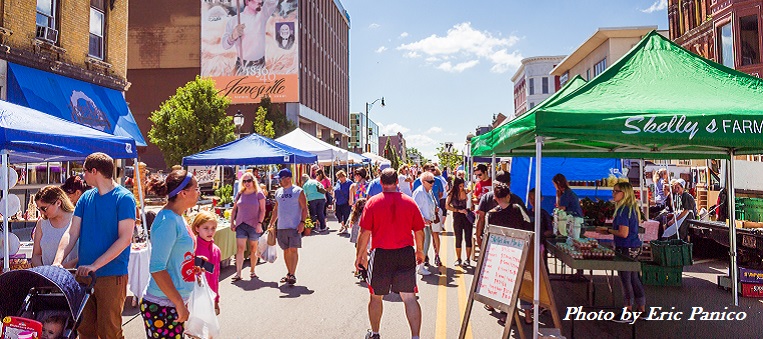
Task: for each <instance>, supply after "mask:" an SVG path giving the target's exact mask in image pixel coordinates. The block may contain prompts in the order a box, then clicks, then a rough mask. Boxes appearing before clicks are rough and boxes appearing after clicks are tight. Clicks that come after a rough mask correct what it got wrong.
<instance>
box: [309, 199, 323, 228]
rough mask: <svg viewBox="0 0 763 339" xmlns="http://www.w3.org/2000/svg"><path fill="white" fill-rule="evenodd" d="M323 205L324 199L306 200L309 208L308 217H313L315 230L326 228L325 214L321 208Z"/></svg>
mask: <svg viewBox="0 0 763 339" xmlns="http://www.w3.org/2000/svg"><path fill="white" fill-rule="evenodd" d="M325 206H326V199H315V200H310V201H308V202H307V207H308V209H309V210H310V219H313V224H314V225H315V230H316V231H320V230H324V229H326V214H325V213H324V209H323V208H324V207H325Z"/></svg>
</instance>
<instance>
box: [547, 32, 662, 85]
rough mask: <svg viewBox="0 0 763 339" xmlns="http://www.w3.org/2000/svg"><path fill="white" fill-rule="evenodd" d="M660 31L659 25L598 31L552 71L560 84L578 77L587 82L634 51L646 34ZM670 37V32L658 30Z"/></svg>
mask: <svg viewBox="0 0 763 339" xmlns="http://www.w3.org/2000/svg"><path fill="white" fill-rule="evenodd" d="M653 30H657V26H645V27H611V28H599V29H598V30H597V31H596V33H594V34H593V35H592V36H591V37H590V38H588V40H586V41H585V42H583V44H582V45H580V47H578V48H577V49H576V50H575V51H573V52H572V53H570V55H568V56H567V57H566V58H564V60H562V61H561V62H560V63H559V64H558V65H557V66H556V67H555V68H554V69H553V70H552V71H551V75H553V76H557V77H559V85H560V86H564V84H565V83H566V82H567V81H569V80H570V79H572V78H574V77H575V76H576V75H580V76H581V77H582V78H583V79H585V80H586V81H588V80H591V79H593V78H595V77H596V76H597V75H599V73H601V72H604V70H605V69H607V67H609V66H610V65H612V64H613V63H615V62H616V61H617V60H619V59H620V58H621V57H622V56H623V55H625V54H626V53H628V51H630V50H631V48H633V46H635V45H636V44H637V43H638V42H639V41H641V38H643V37H644V35H646V34H647V33H649V32H651V31H653ZM658 33H660V34H662V35H667V33H668V32H667V31H658Z"/></svg>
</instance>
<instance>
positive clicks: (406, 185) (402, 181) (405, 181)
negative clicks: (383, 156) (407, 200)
mask: <svg viewBox="0 0 763 339" xmlns="http://www.w3.org/2000/svg"><path fill="white" fill-rule="evenodd" d="M397 185H398V187H399V188H400V192H402V193H403V194H405V195H407V196H409V197H410V196H413V190H411V186H412V185H413V178H412V177H411V175H410V169H408V165H402V166H400V168H399V169H398V170H397Z"/></svg>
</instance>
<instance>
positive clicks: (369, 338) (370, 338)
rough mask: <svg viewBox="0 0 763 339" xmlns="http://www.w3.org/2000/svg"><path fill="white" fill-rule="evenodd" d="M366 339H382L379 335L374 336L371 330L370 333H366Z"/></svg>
mask: <svg viewBox="0 0 763 339" xmlns="http://www.w3.org/2000/svg"><path fill="white" fill-rule="evenodd" d="M365 338H366V339H380V338H381V337H380V336H379V333H376V334H373V333H371V330H369V331H368V333H366V337H365Z"/></svg>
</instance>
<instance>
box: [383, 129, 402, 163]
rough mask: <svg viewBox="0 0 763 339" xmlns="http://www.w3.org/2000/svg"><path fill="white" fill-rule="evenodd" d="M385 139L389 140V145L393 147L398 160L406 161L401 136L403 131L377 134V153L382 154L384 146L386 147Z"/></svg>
mask: <svg viewBox="0 0 763 339" xmlns="http://www.w3.org/2000/svg"><path fill="white" fill-rule="evenodd" d="M387 140H389V144H390V146H392V148H394V149H395V152H396V153H397V156H398V157H400V160H402V161H407V159H408V152H407V150H406V146H405V138H403V133H400V132H397V134H395V135H382V136H379V153H377V154H379V155H381V156H384V148H385V147H387Z"/></svg>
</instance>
